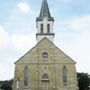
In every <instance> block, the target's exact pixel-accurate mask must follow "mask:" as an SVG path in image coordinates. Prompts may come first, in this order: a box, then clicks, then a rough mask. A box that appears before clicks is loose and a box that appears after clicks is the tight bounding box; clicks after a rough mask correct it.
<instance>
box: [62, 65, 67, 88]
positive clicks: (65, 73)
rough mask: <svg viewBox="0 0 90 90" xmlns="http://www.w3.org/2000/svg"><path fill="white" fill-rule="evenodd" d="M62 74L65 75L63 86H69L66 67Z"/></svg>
mask: <svg viewBox="0 0 90 90" xmlns="http://www.w3.org/2000/svg"><path fill="white" fill-rule="evenodd" d="M62 73H63V86H67V68H66V67H65V66H64V67H63V70H62Z"/></svg>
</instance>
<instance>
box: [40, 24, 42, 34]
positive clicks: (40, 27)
mask: <svg viewBox="0 0 90 90" xmlns="http://www.w3.org/2000/svg"><path fill="white" fill-rule="evenodd" d="M40 28H41V33H43V24H41V26H40Z"/></svg>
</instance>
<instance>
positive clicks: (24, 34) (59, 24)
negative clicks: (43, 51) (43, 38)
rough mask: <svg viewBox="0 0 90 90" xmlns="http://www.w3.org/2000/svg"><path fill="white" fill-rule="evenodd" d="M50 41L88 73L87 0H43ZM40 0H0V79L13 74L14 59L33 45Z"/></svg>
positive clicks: (89, 21)
mask: <svg viewBox="0 0 90 90" xmlns="http://www.w3.org/2000/svg"><path fill="white" fill-rule="evenodd" d="M47 1H48V4H49V8H50V12H51V15H52V17H54V19H55V22H54V33H55V38H54V43H55V45H56V46H58V47H59V48H60V49H61V50H62V51H64V52H65V53H66V54H67V55H68V56H70V57H71V58H72V59H73V60H74V61H75V62H76V69H77V72H85V73H89V74H90V40H89V39H90V0H47ZM41 3H42V0H0V80H9V79H12V78H13V77H14V70H15V69H14V68H15V64H14V63H15V62H16V61H17V60H18V59H19V58H20V57H21V56H23V55H24V54H25V53H26V52H27V51H28V50H30V49H31V48H32V47H33V46H35V45H36V43H37V42H36V35H35V34H36V32H37V30H36V17H38V16H39V12H40V8H41Z"/></svg>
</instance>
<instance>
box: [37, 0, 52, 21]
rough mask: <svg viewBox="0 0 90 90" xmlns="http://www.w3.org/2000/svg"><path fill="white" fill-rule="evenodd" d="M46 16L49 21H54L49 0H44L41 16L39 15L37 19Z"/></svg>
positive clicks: (40, 19) (39, 19)
mask: <svg viewBox="0 0 90 90" xmlns="http://www.w3.org/2000/svg"><path fill="white" fill-rule="evenodd" d="M44 17H46V18H47V19H48V20H49V21H54V19H53V17H51V14H50V11H49V7H48V3H47V0H43V2H42V6H41V11H40V14H39V17H37V19H36V21H42V20H43V19H44Z"/></svg>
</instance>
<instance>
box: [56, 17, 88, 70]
mask: <svg viewBox="0 0 90 90" xmlns="http://www.w3.org/2000/svg"><path fill="white" fill-rule="evenodd" d="M56 25H57V27H56V28H57V29H56V30H58V28H60V30H61V32H58V33H57V37H56V42H55V43H56V44H57V45H58V46H59V48H61V49H62V50H63V51H64V52H65V53H67V54H68V55H69V56H70V57H72V58H73V59H74V60H75V61H76V62H77V70H78V71H81V72H82V71H83V72H90V69H89V64H90V55H89V53H90V40H89V38H90V16H81V17H77V18H76V17H75V18H72V19H71V20H67V21H63V22H59V23H58V24H56Z"/></svg>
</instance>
